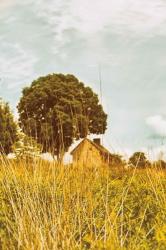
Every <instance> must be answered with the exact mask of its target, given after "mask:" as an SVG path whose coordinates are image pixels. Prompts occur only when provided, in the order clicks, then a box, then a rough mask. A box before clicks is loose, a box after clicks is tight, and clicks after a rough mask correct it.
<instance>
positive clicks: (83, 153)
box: [71, 138, 111, 166]
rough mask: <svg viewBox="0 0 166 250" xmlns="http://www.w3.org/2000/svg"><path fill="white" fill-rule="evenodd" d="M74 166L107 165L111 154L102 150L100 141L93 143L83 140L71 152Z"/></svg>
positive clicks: (95, 140)
mask: <svg viewBox="0 0 166 250" xmlns="http://www.w3.org/2000/svg"><path fill="white" fill-rule="evenodd" d="M71 155H72V156H73V163H74V164H77V163H79V164H81V165H86V166H99V165H105V164H107V165H109V163H110V160H111V153H110V152H109V151H108V150H107V149H106V148H104V147H103V146H102V145H101V143H100V139H94V140H93V141H91V140H89V139H87V138H85V139H83V140H82V141H81V143H80V144H78V146H77V147H76V148H75V149H73V151H72V152H71Z"/></svg>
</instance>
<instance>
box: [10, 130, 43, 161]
mask: <svg viewBox="0 0 166 250" xmlns="http://www.w3.org/2000/svg"><path fill="white" fill-rule="evenodd" d="M18 138H19V140H18V141H17V142H16V143H15V144H14V146H13V149H14V153H15V156H16V158H17V159H20V160H22V159H24V160H34V159H38V158H39V157H40V154H41V145H39V144H37V143H36V141H35V140H34V139H33V138H32V137H28V136H27V135H25V134H24V133H23V132H22V131H21V130H18Z"/></svg>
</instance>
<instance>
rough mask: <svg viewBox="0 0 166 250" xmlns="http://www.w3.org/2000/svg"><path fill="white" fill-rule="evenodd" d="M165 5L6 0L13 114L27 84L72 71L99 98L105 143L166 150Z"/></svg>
mask: <svg viewBox="0 0 166 250" xmlns="http://www.w3.org/2000/svg"><path fill="white" fill-rule="evenodd" d="M165 44H166V1H165V0H146V1H145V0H103V1H101V0H91V1H89V0H84V1H81V0H47V1H46V0H24V1H23V0H0V96H1V97H3V99H5V100H6V101H9V102H10V104H11V106H12V109H13V110H15V107H16V104H17V102H18V100H19V97H20V95H21V90H22V88H23V87H24V86H26V85H30V83H31V82H32V80H33V79H36V78H37V77H38V76H41V75H46V74H48V73H53V72H56V73H59V72H61V73H71V74H74V75H75V76H76V77H78V78H79V79H80V80H81V81H83V82H84V83H86V84H87V85H89V86H91V87H92V88H93V89H94V91H96V92H97V93H99V75H98V68H99V65H100V68H101V74H102V89H103V105H104V108H105V111H106V112H107V113H108V114H109V121H108V130H107V133H106V135H105V138H104V141H105V144H106V145H107V146H108V147H109V148H112V150H113V149H115V150H121V151H123V152H126V153H127V152H130V151H131V152H132V151H134V150H140V149H143V148H146V149H153V148H156V151H157V150H158V151H159V150H160V149H161V148H162V150H165V139H163V137H165V136H166V46H165Z"/></svg>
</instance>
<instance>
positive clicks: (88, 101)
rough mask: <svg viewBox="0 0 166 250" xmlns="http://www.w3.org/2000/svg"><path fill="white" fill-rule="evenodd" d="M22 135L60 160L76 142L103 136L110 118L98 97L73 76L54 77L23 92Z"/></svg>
mask: <svg viewBox="0 0 166 250" xmlns="http://www.w3.org/2000/svg"><path fill="white" fill-rule="evenodd" d="M18 111H19V115H20V118H19V119H20V124H21V127H22V129H23V131H24V132H25V133H26V134H28V135H29V136H32V137H33V138H35V139H36V140H37V142H38V143H40V144H41V145H42V146H43V152H47V151H49V152H52V153H53V154H54V155H57V156H58V157H60V154H63V153H64V152H66V151H67V150H68V148H69V146H70V145H71V144H72V142H73V140H74V139H76V140H78V139H80V138H85V137H86V136H87V135H88V134H90V133H92V134H104V132H105V130H106V127H107V115H106V114H105V112H104V111H103V107H102V105H101V104H100V103H99V99H98V96H97V95H96V94H95V93H94V92H93V91H92V89H91V88H90V87H86V86H85V85H84V84H83V83H82V82H80V81H79V80H78V79H77V78H76V77H75V76H73V75H69V74H68V75H63V74H52V75H47V76H45V77H40V78H39V79H37V80H35V81H33V82H32V84H31V86H30V87H26V88H24V89H23V92H22V97H21V99H20V102H19V104H18Z"/></svg>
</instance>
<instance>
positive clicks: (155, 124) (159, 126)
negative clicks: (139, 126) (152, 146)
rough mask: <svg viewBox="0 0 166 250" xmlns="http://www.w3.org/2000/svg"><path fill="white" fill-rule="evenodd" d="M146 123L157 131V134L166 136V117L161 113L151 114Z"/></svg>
mask: <svg viewBox="0 0 166 250" xmlns="http://www.w3.org/2000/svg"><path fill="white" fill-rule="evenodd" d="M146 124H147V125H148V126H149V127H150V128H151V129H152V130H153V131H154V132H155V134H156V135H159V136H163V137H164V136H166V119H164V118H163V117H162V116H161V115H155V116H150V117H148V118H147V119H146Z"/></svg>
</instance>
